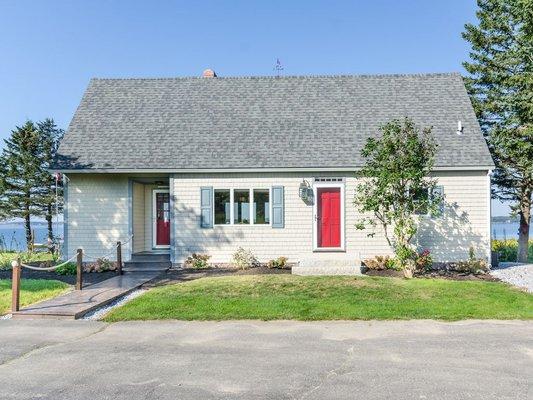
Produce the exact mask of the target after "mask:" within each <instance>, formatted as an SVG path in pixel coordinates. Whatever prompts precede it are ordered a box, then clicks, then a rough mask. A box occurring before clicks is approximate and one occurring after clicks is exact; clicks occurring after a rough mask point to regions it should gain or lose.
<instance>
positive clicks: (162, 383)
mask: <svg viewBox="0 0 533 400" xmlns="http://www.w3.org/2000/svg"><path fill="white" fill-rule="evenodd" d="M0 339H1V340H0V398H2V399H35V398H38V399H54V400H59V399H78V400H82V399H91V400H92V399H127V400H134V399H222V398H224V399H235V398H236V399H354V398H368V399H370V398H371V399H531V398H532V393H533V389H532V385H533V384H532V380H533V323H532V322H521V321H516V322H515V321H513V322H479V321H468V322H458V323H441V322H434V321H407V322H317V323H310V322H289V321H281V322H255V321H246V322H128V323H117V324H110V325H108V324H105V323H101V322H91V321H0Z"/></svg>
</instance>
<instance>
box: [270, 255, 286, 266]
mask: <svg viewBox="0 0 533 400" xmlns="http://www.w3.org/2000/svg"><path fill="white" fill-rule="evenodd" d="M267 267H268V268H279V269H284V268H286V267H287V257H283V256H282V257H278V258H276V259H275V260H270V261H269V262H268V264H267Z"/></svg>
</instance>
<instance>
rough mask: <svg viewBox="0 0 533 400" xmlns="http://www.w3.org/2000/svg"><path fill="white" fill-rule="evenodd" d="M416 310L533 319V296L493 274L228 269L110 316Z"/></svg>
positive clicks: (410, 313) (309, 315) (370, 315)
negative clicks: (490, 277) (403, 275)
mask: <svg viewBox="0 0 533 400" xmlns="http://www.w3.org/2000/svg"><path fill="white" fill-rule="evenodd" d="M413 318H432V319H444V320H458V319H468V318H479V319H486V318H495V319H533V296H532V295H530V294H528V293H525V292H521V291H519V290H516V289H513V288H511V287H509V286H507V285H505V284H502V283H493V282H472V281H451V280H443V279H411V280H404V279H397V278H378V277H300V276H294V275H268V276H267V275H263V276H228V277H215V278H203V279H198V280H195V281H191V282H186V283H180V284H175V285H169V286H162V287H157V288H154V289H152V290H150V291H149V292H147V293H146V294H144V295H141V296H139V297H137V298H135V299H133V300H131V301H130V302H128V303H127V304H125V305H124V306H123V307H120V308H116V309H115V310H113V311H111V312H110V313H109V314H108V315H107V316H106V317H105V320H106V321H124V320H150V319H181V320H228V319H261V320H273V319H296V320H335V319H346V320H352V319H413Z"/></svg>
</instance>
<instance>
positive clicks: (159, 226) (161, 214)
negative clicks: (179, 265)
mask: <svg viewBox="0 0 533 400" xmlns="http://www.w3.org/2000/svg"><path fill="white" fill-rule="evenodd" d="M169 198H170V197H169V194H168V193H161V192H156V193H155V214H156V231H155V244H156V246H168V245H169V244H170V201H169Z"/></svg>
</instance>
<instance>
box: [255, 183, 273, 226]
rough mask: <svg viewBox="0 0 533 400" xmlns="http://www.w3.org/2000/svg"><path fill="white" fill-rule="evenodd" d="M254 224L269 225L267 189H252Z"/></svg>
mask: <svg viewBox="0 0 533 400" xmlns="http://www.w3.org/2000/svg"><path fill="white" fill-rule="evenodd" d="M253 196H254V209H253V219H254V224H269V223H270V193H269V190H268V189H254V190H253Z"/></svg>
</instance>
